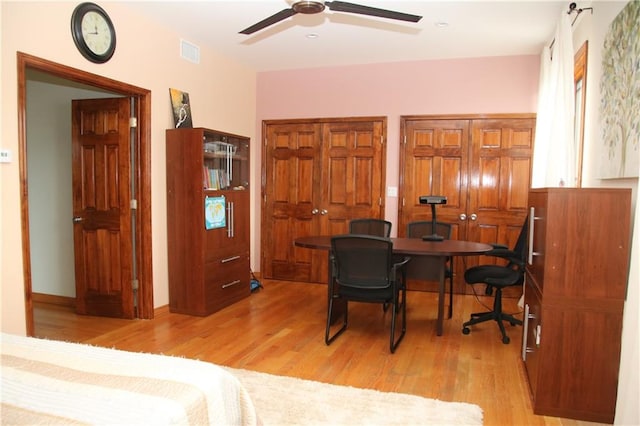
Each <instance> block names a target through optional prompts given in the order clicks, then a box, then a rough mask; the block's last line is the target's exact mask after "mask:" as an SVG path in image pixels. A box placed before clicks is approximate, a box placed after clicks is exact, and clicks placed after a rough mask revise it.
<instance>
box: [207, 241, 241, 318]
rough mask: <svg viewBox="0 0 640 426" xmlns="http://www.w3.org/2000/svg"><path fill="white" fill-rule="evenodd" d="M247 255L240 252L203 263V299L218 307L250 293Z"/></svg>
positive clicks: (213, 307)
mask: <svg viewBox="0 0 640 426" xmlns="http://www.w3.org/2000/svg"><path fill="white" fill-rule="evenodd" d="M250 275H251V274H250V269H249V255H248V254H247V253H242V254H238V255H234V256H229V257H226V258H222V259H217V260H216V261H214V262H210V263H207V264H206V265H205V299H206V305H207V306H208V307H211V309H216V308H217V309H219V308H220V307H222V306H226V305H228V304H230V303H232V302H235V301H237V300H240V299H242V298H243V297H245V296H246V295H248V294H249V293H250Z"/></svg>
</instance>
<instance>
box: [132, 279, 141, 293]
mask: <svg viewBox="0 0 640 426" xmlns="http://www.w3.org/2000/svg"><path fill="white" fill-rule="evenodd" d="M131 288H132V289H133V291H138V289H139V288H140V281H138V280H131Z"/></svg>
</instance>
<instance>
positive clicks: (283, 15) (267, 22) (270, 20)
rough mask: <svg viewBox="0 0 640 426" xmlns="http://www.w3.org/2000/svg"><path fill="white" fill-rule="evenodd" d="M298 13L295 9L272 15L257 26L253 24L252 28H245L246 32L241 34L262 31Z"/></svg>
mask: <svg viewBox="0 0 640 426" xmlns="http://www.w3.org/2000/svg"><path fill="white" fill-rule="evenodd" d="M296 13H297V12H296V11H295V10H293V9H282V10H281V11H280V12H278V13H276V14H275V15H271V16H269V17H268V18H266V19H263V20H262V21H260V22H258V23H257V24H253V25H251V26H250V27H248V28H245V29H244V30H242V31H240V32H239V34H253V33H255V32H256V31H260V30H261V29H263V28H266V27H268V26H269V25H273V24H276V23H278V22H280V21H282V20H285V19H287V18H288V17H290V16H293V15H295V14H296Z"/></svg>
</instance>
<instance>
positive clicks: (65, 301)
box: [31, 293, 76, 309]
mask: <svg viewBox="0 0 640 426" xmlns="http://www.w3.org/2000/svg"><path fill="white" fill-rule="evenodd" d="M31 299H32V300H33V301H34V302H35V303H48V304H49V305H58V306H66V307H68V308H74V309H75V307H76V299H75V297H67V296H58V295H55V294H43V293H31Z"/></svg>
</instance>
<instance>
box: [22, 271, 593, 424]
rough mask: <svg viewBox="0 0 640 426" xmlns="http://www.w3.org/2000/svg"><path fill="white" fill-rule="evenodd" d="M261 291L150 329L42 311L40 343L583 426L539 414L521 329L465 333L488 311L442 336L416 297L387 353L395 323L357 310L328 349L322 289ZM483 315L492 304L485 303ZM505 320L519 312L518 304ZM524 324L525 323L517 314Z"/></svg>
mask: <svg viewBox="0 0 640 426" xmlns="http://www.w3.org/2000/svg"><path fill="white" fill-rule="evenodd" d="M263 284H264V286H265V288H264V289H262V290H260V291H259V292H256V293H253V294H251V296H250V297H249V298H247V299H244V300H242V301H240V302H238V303H236V304H234V305H232V306H230V307H228V308H225V309H223V310H222V311H220V312H217V313H215V314H213V315H210V316H208V317H193V316H188V315H179V314H172V313H170V312H169V311H168V309H167V308H160V309H158V310H157V311H156V316H155V319H153V320H132V321H131V320H118V319H108V318H98V317H87V316H78V315H75V314H74V313H73V312H72V311H71V309H70V308H68V307H60V306H55V305H49V304H41V303H37V304H36V306H35V309H34V320H35V331H36V336H37V337H47V338H51V339H59V340H67V341H75V342H85V343H91V344H94V345H99V346H105V347H115V348H118V349H123V350H129V351H138V352H153V353H162V354H167V355H178V356H185V357H188V358H197V359H200V360H205V361H210V362H213V363H216V364H220V365H227V366H230V367H235V368H245V369H248V370H255V371H262V372H266V373H272V374H278V375H284V376H295V377H300V378H304V379H310V380H317V381H321V382H328V383H335V384H339V385H350V386H355V387H361V388H373V389H378V390H381V391H392V392H402V393H409V394H414V395H421V396H424V397H428V398H437V399H440V400H444V401H462V402H470V403H474V404H477V405H479V406H480V407H481V408H482V409H483V411H484V424H485V425H563V426H578V425H579V426H584V425H594V424H595V423H588V422H579V421H574V420H569V419H560V418H555V417H543V416H536V415H534V414H533V412H532V409H531V404H530V400H529V393H528V388H527V386H528V385H527V382H526V379H525V375H524V374H525V373H524V371H523V367H522V363H521V361H520V345H521V333H522V329H521V327H511V326H510V325H507V332H508V333H509V335H510V337H511V344H509V345H504V344H502V342H501V339H500V335H499V331H498V328H497V325H496V324H495V323H484V324H479V325H476V326H474V327H473V328H472V331H471V334H469V335H467V336H465V335H463V334H462V333H461V324H462V323H463V322H464V321H465V320H466V319H468V317H469V315H470V313H471V312H477V311H483V310H484V307H483V306H482V305H481V304H480V303H479V302H478V301H477V300H476V299H475V298H474V297H473V296H461V295H457V296H456V297H455V301H454V311H453V318H452V319H451V320H445V324H444V333H443V335H442V336H440V337H438V336H436V332H435V319H436V312H437V297H436V294H434V293H425V292H410V293H409V295H408V296H409V297H408V304H407V306H408V308H407V309H408V312H407V315H408V322H407V335H406V337H405V339H404V340H403V342H402V343H401V344H400V346H399V347H398V349H397V351H396V353H395V354H390V353H389V343H388V342H389V338H388V337H389V334H388V332H389V328H388V326H389V317H390V313H386V314H384V313H383V311H382V309H381V307H380V305H368V304H358V303H352V304H350V306H349V308H350V309H349V328H348V329H347V331H346V332H345V333H344V334H343V335H342V336H340V337H339V338H338V339H337V340H336V341H335V342H334V343H332V344H331V345H330V346H326V345H325V344H324V327H325V318H326V287H325V286H324V285H320V284H306V283H296V282H288V281H270V280H263ZM480 300H481V301H482V302H483V303H484V304H485V305H490V304H491V299H490V298H484V297H483V298H481V299H480ZM505 311H507V312H511V313H513V312H518V308H517V306H516V300H515V299H508V300H506V301H505ZM520 316H521V314H520Z"/></svg>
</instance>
